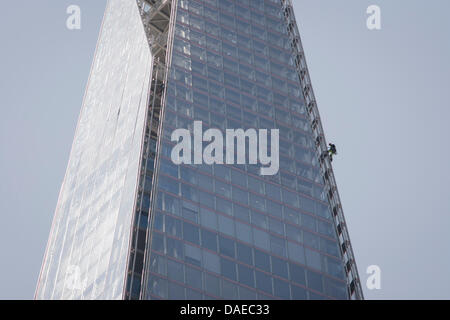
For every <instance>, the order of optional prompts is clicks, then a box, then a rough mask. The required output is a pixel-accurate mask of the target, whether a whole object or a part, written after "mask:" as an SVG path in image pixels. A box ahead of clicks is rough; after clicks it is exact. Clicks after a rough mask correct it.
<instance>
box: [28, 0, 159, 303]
mask: <svg viewBox="0 0 450 320" xmlns="http://www.w3.org/2000/svg"><path fill="white" fill-rule="evenodd" d="M130 35H133V36H130ZM151 61H152V58H151V52H150V49H149V47H148V42H147V37H146V34H145V32H144V28H143V27H142V20H141V17H140V15H139V11H138V8H137V6H136V3H135V2H133V1H121V0H112V1H109V2H108V6H107V8H106V14H105V18H104V21H103V26H102V31H101V35H100V38H99V42H98V45H97V50H96V54H95V58H94V63H93V65H92V70H91V76H90V79H89V82H88V86H87V89H86V94H85V98H84V101H83V107H82V111H81V114H80V118H79V121H78V125H77V130H76V133H75V138H74V143H73V146H72V151H71V154H70V159H69V164H68V167H67V171H66V176H65V178H64V182H63V185H62V187H61V191H60V195H59V199H58V204H57V207H56V211H55V217H54V219H53V224H52V229H51V233H50V237H49V241H48V245H47V250H46V254H45V257H44V262H43V265H42V270H41V274H40V276H39V282H38V286H37V289H36V296H35V297H36V298H37V299H121V297H122V295H123V290H124V284H125V281H124V275H125V273H126V266H127V265H126V260H127V256H128V251H129V249H128V242H129V238H130V233H131V223H132V214H131V212H133V206H134V202H135V189H136V186H137V180H138V172H139V156H140V151H141V146H142V136H143V135H142V132H143V130H144V124H145V114H146V110H147V96H148V91H149V84H150V78H151V69H152V64H151Z"/></svg>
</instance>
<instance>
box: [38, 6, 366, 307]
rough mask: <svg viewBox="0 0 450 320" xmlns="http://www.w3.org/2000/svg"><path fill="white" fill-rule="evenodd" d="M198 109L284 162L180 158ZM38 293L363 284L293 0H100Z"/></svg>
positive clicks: (343, 292)
mask: <svg viewBox="0 0 450 320" xmlns="http://www.w3.org/2000/svg"><path fill="white" fill-rule="evenodd" d="M194 121H202V124H203V127H204V129H205V130H206V129H208V128H217V129H219V130H221V131H222V132H225V131H226V129H238V128H242V129H243V130H247V129H258V130H259V129H268V130H271V129H278V130H279V137H280V138H279V168H280V169H279V171H278V172H277V173H276V174H275V175H261V174H260V166H259V165H255V164H249V163H248V162H246V163H245V164H235V165H233V164H222V163H214V164H212V165H209V164H179V165H177V164H175V163H174V161H172V158H171V152H172V150H173V148H174V146H175V145H176V143H177V142H176V141H172V139H171V135H172V132H173V131H174V130H176V129H179V128H185V129H188V130H190V132H193V131H194V130H193V126H194ZM200 143H202V142H200ZM206 145H207V144H206V143H205V142H203V144H202V147H204V146H206ZM271 147H272V146H271V145H269V149H270V148H271ZM272 149H273V148H272ZM247 160H248V157H247ZM36 298H37V299H222V298H224V299H362V298H363V293H362V290H361V285H360V281H359V278H358V271H357V268H356V264H355V260H354V256H353V252H352V248H351V245H350V239H349V236H348V231H347V227H346V224H345V220H344V216H343V212H342V206H341V203H340V199H339V195H338V191H337V187H336V181H335V178H334V175H333V170H332V167H331V161H330V158H329V156H328V152H327V143H326V141H325V137H324V133H323V128H322V125H321V121H320V117H319V113H318V109H317V105H316V101H315V98H314V94H313V90H312V87H311V82H310V78H309V74H308V70H307V66H306V62H305V56H304V52H303V48H302V44H301V40H300V36H299V32H298V28H297V24H296V22H295V17H294V14H293V8H292V3H291V1H290V0H137V1H136V0H109V1H108V4H107V8H106V13H105V17H104V20H103V24H102V28H101V34H100V38H99V41H98V45H97V49H96V53H95V59H94V63H93V65H92V69H91V75H90V79H89V82H88V86H87V89H86V94H85V97H84V101H83V106H82V110H81V114H80V118H79V121H78V125H77V130H76V133H75V139H74V143H73V146H72V151H71V154H70V160H69V164H68V167H67V172H66V175H65V178H64V182H63V185H62V187H61V192H60V195H59V199H58V204H57V207H56V212H55V217H54V221H53V224H52V229H51V233H50V238H49V241H48V245H47V249H46V253H45V257H44V262H43V266H42V270H41V273H40V277H39V282H38V286H37V290H36Z"/></svg>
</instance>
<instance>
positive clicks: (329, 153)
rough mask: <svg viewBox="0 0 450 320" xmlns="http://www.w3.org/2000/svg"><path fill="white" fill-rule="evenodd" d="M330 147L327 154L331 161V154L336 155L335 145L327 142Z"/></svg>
mask: <svg viewBox="0 0 450 320" xmlns="http://www.w3.org/2000/svg"><path fill="white" fill-rule="evenodd" d="M328 145H329V146H330V148H329V149H328V155H329V156H330V161H333V156H335V155H337V150H336V146H335V145H334V144H332V143H329V144H328Z"/></svg>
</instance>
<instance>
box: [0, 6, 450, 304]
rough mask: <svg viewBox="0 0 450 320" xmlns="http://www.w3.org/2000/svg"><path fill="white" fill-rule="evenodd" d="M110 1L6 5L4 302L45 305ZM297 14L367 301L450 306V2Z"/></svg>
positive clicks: (0, 198)
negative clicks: (377, 23) (60, 200)
mask: <svg viewBox="0 0 450 320" xmlns="http://www.w3.org/2000/svg"><path fill="white" fill-rule="evenodd" d="M105 3H106V0H39V1H31V0H24V1H8V2H5V3H3V4H2V10H1V11H0V39H1V43H2V49H1V50H0V93H1V97H2V99H1V104H0V106H1V117H0V178H1V183H0V214H1V216H0V217H1V220H0V299H11V298H19V299H31V298H32V297H33V294H34V289H35V286H36V281H37V277H38V274H39V270H40V266H41V262H42V257H43V254H44V250H45V246H46V243H47V238H48V235H49V231H50V225H51V221H52V218H53V213H54V210H55V206H56V201H57V197H58V192H59V188H60V186H61V183H62V179H63V176H64V172H65V169H66V165H67V161H68V157H69V151H70V147H71V144H72V139H73V135H74V131H75V126H76V121H77V118H78V114H79V111H80V107H81V102H82V98H83V94H84V89H85V86H86V82H87V79H88V75H89V69H90V66H91V62H92V58H93V54H94V50H95V44H96V41H97V37H98V32H99V28H100V23H101V19H102V16H103V11H104V7H105ZM70 4H76V5H79V6H80V7H81V10H82V25H81V27H82V29H81V30H78V31H70V30H68V29H67V28H66V25H65V23H66V19H67V14H66V8H67V7H68V6H69V5H70ZM372 4H376V5H379V6H380V7H381V14H382V29H381V30H379V31H369V30H368V29H367V27H366V18H367V14H366V9H367V7H368V6H369V5H372ZM294 5H295V9H296V16H297V21H298V23H299V28H300V32H301V34H302V38H303V45H304V48H305V51H306V56H307V61H308V64H309V69H310V73H311V77H312V81H313V87H314V90H315V93H316V98H317V100H318V105H319V109H320V113H321V116H322V121H323V124H324V128H325V132H326V136H327V139H328V140H329V141H333V142H334V143H335V144H336V145H337V147H338V152H339V155H338V156H337V158H336V159H335V161H334V162H333V165H334V169H335V175H336V178H337V181H338V186H339V191H340V195H341V199H342V202H343V207H344V213H345V216H346V219H347V224H348V227H349V231H350V236H351V240H352V244H353V249H354V251H355V255H356V259H357V263H358V267H359V271H360V275H361V279H362V284H363V287H364V289H365V296H366V298H368V299H383V298H384V299H419V298H425V299H429V298H437V299H444V298H445V299H450V292H449V288H450V273H449V272H448V270H450V234H449V229H450V201H449V196H450V192H449V191H450V190H449V189H450V187H449V183H448V181H449V180H450V167H449V165H448V163H449V162H450V161H449V158H450V152H449V147H448V145H447V138H449V137H450V126H449V125H448V122H449V120H448V119H449V117H450V108H449V107H450V103H449V101H450V97H449V92H450V90H449V89H450V62H449V58H450V19H449V18H448V16H449V15H450V2H449V1H448V0H433V1H425V0H396V1H392V0H371V1H366V0H345V1H334V0H294ZM372 264H376V265H379V266H380V268H381V271H382V279H381V286H382V288H381V290H373V291H370V290H367V289H366V288H365V281H366V279H367V275H366V268H367V266H369V265H372Z"/></svg>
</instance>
